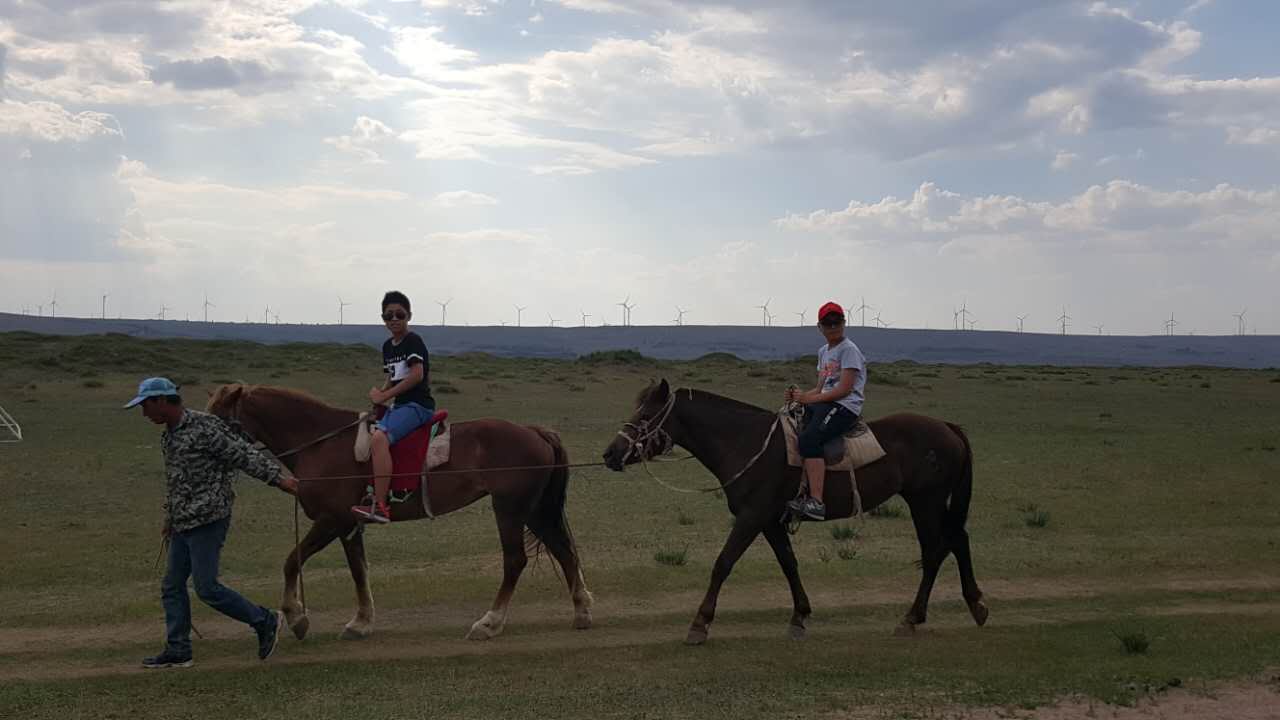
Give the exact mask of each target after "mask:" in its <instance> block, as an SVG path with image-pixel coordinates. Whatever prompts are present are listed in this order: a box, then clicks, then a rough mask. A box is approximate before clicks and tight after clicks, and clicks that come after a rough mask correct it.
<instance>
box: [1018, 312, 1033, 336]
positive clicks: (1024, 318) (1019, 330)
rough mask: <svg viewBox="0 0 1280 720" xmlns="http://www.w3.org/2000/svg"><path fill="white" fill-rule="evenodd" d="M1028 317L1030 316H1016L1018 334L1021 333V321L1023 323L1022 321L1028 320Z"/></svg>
mask: <svg viewBox="0 0 1280 720" xmlns="http://www.w3.org/2000/svg"><path fill="white" fill-rule="evenodd" d="M1029 317H1031V316H1030V315H1019V316H1018V332H1022V321H1023V320H1026V319H1027V318H1029Z"/></svg>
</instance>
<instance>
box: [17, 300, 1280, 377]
mask: <svg viewBox="0 0 1280 720" xmlns="http://www.w3.org/2000/svg"><path fill="white" fill-rule="evenodd" d="M414 330H416V331H417V332H418V333H419V334H421V335H422V336H423V338H424V339H425V340H426V341H427V345H428V347H430V348H431V351H432V352H435V353H441V354H445V355H457V354H461V353H467V352H484V353H489V354H492V355H497V356H502V357H538V358H575V357H579V356H582V355H588V354H590V353H594V352H605V351H610V350H635V351H637V352H639V353H641V354H642V355H645V356H648V357H654V358H660V359H664V360H689V359H693V358H698V357H701V356H703V355H707V354H709V353H717V352H722V353H729V354H732V355H735V356H737V357H739V358H742V359H744V360H786V359H791V358H795V357H800V356H805V355H813V354H815V353H816V351H817V349H818V346H819V345H821V344H822V337H821V336H820V335H819V334H818V332H817V330H816V329H814V328H807V327H744V326H723V325H717V326H691V325H686V326H682V327H677V326H634V327H616V326H612V327H564V328H551V327H522V328H515V327H461V326H440V325H418V326H415V327H414ZM13 331H27V332H34V333H42V334H48V335H97V334H105V333H121V334H124V335H130V336H133V337H146V338H191V339H199V340H243V341H249V342H258V343H268V344H275V343H287V342H302V343H320V342H323V343H359V344H364V345H370V346H374V347H378V346H381V344H382V342H383V340H385V339H386V336H387V334H386V330H385V329H384V328H383V327H382V326H381V325H288V324H279V325H269V324H262V323H203V322H189V321H183V320H110V319H108V320H94V319H85V318H51V317H37V316H32V315H15V314H10V313H0V332H13ZM849 337H850V338H852V339H853V341H854V342H856V343H858V345H859V346H860V347H861V348H862V350H863V352H864V353H865V354H866V356H867V358H868V359H870V360H873V361H876V362H894V361H896V360H913V361H915V362H920V363H944V364H959V365H963V364H975V363H983V362H985V363H994V364H1001V365H1074V366H1079V365H1095V366H1126V365H1128V366H1186V365H1206V366H1215V367H1233V368H1272V367H1280V336H1277V335H1241V336H1231V335H1226V336H1220V335H1203V336H1186V335H1174V336H1172V337H1168V336H1162V335H1157V336H1122V335H1065V336H1064V335H1048V334H1039V333H1015V332H998V331H975V330H969V331H955V330H906V329H903V330H899V329H882V328H864V327H857V326H855V327H850V328H849Z"/></svg>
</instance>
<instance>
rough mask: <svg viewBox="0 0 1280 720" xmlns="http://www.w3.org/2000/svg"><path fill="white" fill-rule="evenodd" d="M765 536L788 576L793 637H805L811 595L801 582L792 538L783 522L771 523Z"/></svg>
mask: <svg viewBox="0 0 1280 720" xmlns="http://www.w3.org/2000/svg"><path fill="white" fill-rule="evenodd" d="M764 537H765V539H766V540H768V541H769V547H771V548H773V556H774V557H776V558H777V559H778V565H780V566H781V567H782V574H783V575H785V576H786V578H787V585H788V586H789V587H790V588H791V605H792V608H793V610H792V612H791V625H790V633H791V637H793V638H795V639H796V640H800V639H802V638H803V637H804V633H805V627H804V623H805V620H806V619H808V617H809V615H810V614H811V613H812V612H813V609H812V608H810V607H809V596H808V595H806V594H805V591H804V585H802V584H801V583H800V568H799V563H797V562H796V554H795V551H794V550H792V549H791V538H790V537H788V536H787V529H786V527H785V526H783V525H782V523H771V524H769V525H766V526H765V528H764Z"/></svg>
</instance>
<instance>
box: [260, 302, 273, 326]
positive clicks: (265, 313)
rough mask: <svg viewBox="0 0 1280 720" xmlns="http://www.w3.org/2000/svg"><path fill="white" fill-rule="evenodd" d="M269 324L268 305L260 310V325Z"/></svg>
mask: <svg viewBox="0 0 1280 720" xmlns="http://www.w3.org/2000/svg"><path fill="white" fill-rule="evenodd" d="M269 322H271V306H270V305H268V306H266V307H264V308H262V324H263V325H266V324H267V323H269Z"/></svg>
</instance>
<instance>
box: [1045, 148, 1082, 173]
mask: <svg viewBox="0 0 1280 720" xmlns="http://www.w3.org/2000/svg"><path fill="white" fill-rule="evenodd" d="M1079 159H1080V156H1079V155H1077V154H1075V153H1073V152H1067V151H1066V150H1059V151H1058V152H1057V154H1056V155H1054V156H1053V162H1052V163H1050V164H1049V167H1050V168H1052V169H1053V170H1066V169H1067V168H1069V167H1071V166H1072V165H1074V164H1075V162H1076V161H1077V160H1079Z"/></svg>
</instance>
